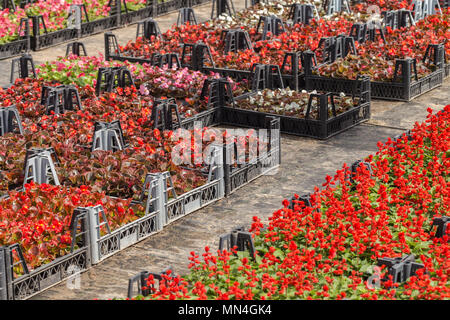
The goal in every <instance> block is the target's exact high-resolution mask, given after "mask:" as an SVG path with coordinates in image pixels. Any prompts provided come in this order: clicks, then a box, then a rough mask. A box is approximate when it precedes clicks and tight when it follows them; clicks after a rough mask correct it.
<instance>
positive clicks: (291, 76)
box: [181, 52, 305, 90]
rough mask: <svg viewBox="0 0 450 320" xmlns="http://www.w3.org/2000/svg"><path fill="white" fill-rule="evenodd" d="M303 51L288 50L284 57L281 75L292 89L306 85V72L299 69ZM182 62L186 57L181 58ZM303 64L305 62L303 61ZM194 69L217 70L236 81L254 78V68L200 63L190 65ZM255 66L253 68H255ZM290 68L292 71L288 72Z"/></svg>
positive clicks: (205, 71)
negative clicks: (236, 67)
mask: <svg viewBox="0 0 450 320" xmlns="http://www.w3.org/2000/svg"><path fill="white" fill-rule="evenodd" d="M301 55H302V54H301V52H286V53H285V56H284V58H283V63H282V65H281V67H280V72H281V77H282V79H283V84H284V86H285V87H290V88H291V89H292V90H298V89H300V88H303V87H304V86H305V83H304V72H303V70H300V69H299V63H300V61H301V59H302V57H301ZM196 60H197V61H201V63H203V62H204V60H205V59H199V58H198V57H197V59H196ZM181 61H182V64H183V61H184V57H182V58H181ZM302 65H303V63H302ZM190 67H191V68H193V69H194V70H199V71H202V72H203V73H206V74H208V73H210V72H215V73H218V74H220V75H221V76H222V77H230V78H232V79H233V80H235V81H242V80H249V81H250V80H252V78H253V75H254V71H253V70H237V69H227V68H216V67H215V66H212V67H211V66H205V65H203V64H200V65H198V66H190ZM253 67H254V66H253ZM253 67H252V68H251V69H253ZM288 68H290V72H288V71H287V70H288Z"/></svg>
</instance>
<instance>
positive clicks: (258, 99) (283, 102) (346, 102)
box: [237, 89, 359, 119]
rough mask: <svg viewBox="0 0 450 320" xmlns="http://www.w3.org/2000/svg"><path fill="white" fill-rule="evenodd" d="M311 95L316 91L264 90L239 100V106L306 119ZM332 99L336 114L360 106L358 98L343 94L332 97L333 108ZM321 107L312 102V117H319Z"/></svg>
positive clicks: (330, 113)
mask: <svg viewBox="0 0 450 320" xmlns="http://www.w3.org/2000/svg"><path fill="white" fill-rule="evenodd" d="M311 94H317V92H316V91H311V92H307V91H306V90H302V91H301V92H298V91H295V90H290V89H276V90H270V89H264V90H262V91H258V92H257V94H256V95H254V96H250V97H248V98H246V99H242V100H239V101H238V102H237V106H238V107H239V108H241V109H246V110H253V111H258V112H267V113H274V114H278V115H284V116H289V117H297V118H304V117H305V115H306V112H307V109H308V102H309V100H310V96H311ZM331 99H333V100H334V103H335V105H336V114H337V115H338V114H340V113H343V112H345V111H347V110H350V109H351V108H353V107H355V106H357V105H358V104H359V99H358V98H352V97H351V96H346V95H345V93H341V94H339V95H338V96H336V97H332V96H330V98H329V100H330V101H329V106H330V107H331ZM318 112H319V106H318V105H317V100H316V99H313V100H311V113H310V117H311V118H313V119H315V118H317V116H318ZM328 112H329V116H330V117H332V116H333V114H332V110H331V109H329V110H328Z"/></svg>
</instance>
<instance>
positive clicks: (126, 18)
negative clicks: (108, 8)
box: [120, 6, 154, 26]
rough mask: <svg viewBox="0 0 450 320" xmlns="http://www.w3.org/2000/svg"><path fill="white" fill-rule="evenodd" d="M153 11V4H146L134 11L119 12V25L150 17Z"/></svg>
mask: <svg viewBox="0 0 450 320" xmlns="http://www.w3.org/2000/svg"><path fill="white" fill-rule="evenodd" d="M153 12H154V8H153V6H148V7H145V8H142V9H139V10H136V11H128V12H122V13H121V14H120V25H121V26H125V25H127V24H133V23H136V22H138V21H141V20H144V19H147V18H151V17H153V16H154V14H153Z"/></svg>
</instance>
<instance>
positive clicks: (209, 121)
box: [181, 107, 222, 130]
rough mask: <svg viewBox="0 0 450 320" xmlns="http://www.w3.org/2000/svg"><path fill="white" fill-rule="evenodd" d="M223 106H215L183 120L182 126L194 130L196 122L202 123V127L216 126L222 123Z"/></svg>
mask: <svg viewBox="0 0 450 320" xmlns="http://www.w3.org/2000/svg"><path fill="white" fill-rule="evenodd" d="M221 112H222V108H220V107H214V108H211V109H209V110H206V111H203V112H200V113H198V114H196V115H194V116H192V117H189V118H185V119H183V120H182V121H181V127H182V128H184V129H186V130H193V129H194V124H195V123H196V122H197V123H200V124H201V126H202V127H214V126H216V125H218V124H219V123H220V120H221Z"/></svg>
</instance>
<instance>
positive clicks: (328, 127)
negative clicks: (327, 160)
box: [221, 77, 371, 139]
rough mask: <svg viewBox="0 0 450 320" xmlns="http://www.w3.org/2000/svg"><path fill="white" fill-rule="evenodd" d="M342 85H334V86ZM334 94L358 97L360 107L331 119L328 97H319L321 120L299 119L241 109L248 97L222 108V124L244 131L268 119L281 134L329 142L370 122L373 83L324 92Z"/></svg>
mask: <svg viewBox="0 0 450 320" xmlns="http://www.w3.org/2000/svg"><path fill="white" fill-rule="evenodd" d="M333 84H334V85H336V84H339V82H332V83H331V84H330V87H331V85H333ZM321 91H327V92H332V93H340V92H344V93H345V94H347V95H350V94H351V95H353V96H355V97H358V99H359V104H358V106H356V107H354V108H352V109H350V110H348V111H346V112H344V113H341V114H338V115H336V116H333V117H329V116H328V109H329V102H328V94H321V95H317V98H318V100H319V118H318V119H311V118H309V119H308V118H296V117H290V116H284V115H278V114H271V113H265V112H258V111H253V110H245V109H239V107H238V106H239V100H240V99H244V98H247V97H248V96H249V94H245V95H243V96H241V97H237V98H236V99H235V105H234V106H232V105H228V106H226V107H223V108H222V111H221V121H222V123H225V124H230V125H231V124H233V125H237V126H242V127H249V128H260V127H262V126H263V125H264V123H265V121H266V120H265V119H266V117H268V116H273V117H277V118H279V119H280V130H281V132H282V133H287V134H293V135H298V136H304V137H311V138H316V139H328V138H330V137H332V136H334V135H337V134H339V133H341V132H343V131H345V130H348V129H350V128H352V127H354V126H356V125H358V124H360V123H362V122H364V121H367V120H368V119H369V118H370V95H371V94H370V79H369V78H368V77H365V78H363V79H359V80H355V81H354V82H352V83H351V86H345V85H342V86H335V87H333V90H321Z"/></svg>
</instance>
